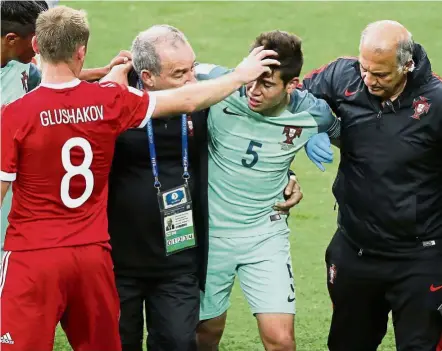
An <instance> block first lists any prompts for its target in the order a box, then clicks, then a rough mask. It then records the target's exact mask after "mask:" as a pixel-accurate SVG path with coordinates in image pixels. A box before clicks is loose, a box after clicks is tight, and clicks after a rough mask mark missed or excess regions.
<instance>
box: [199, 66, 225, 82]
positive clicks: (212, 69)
mask: <svg viewBox="0 0 442 351" xmlns="http://www.w3.org/2000/svg"><path fill="white" fill-rule="evenodd" d="M231 71H232V69H228V68H225V67H222V66H217V65H212V64H209V63H198V64H196V65H195V76H196V79H197V80H209V79H214V78H218V77H221V76H222V75H224V74H227V73H230V72H231Z"/></svg>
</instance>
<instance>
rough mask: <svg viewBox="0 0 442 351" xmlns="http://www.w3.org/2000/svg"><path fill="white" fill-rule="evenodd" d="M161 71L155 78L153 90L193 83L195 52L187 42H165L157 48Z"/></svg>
mask: <svg viewBox="0 0 442 351" xmlns="http://www.w3.org/2000/svg"><path fill="white" fill-rule="evenodd" d="M157 50H158V54H159V56H160V60H161V73H160V75H159V76H157V77H156V78H155V86H154V87H153V90H164V89H172V88H178V87H182V86H183V85H184V84H188V83H194V82H195V81H196V80H195V73H194V65H195V53H194V52H193V49H192V47H191V46H190V45H189V43H181V42H175V43H174V44H170V43H165V44H163V45H160V46H159V47H158V48H157Z"/></svg>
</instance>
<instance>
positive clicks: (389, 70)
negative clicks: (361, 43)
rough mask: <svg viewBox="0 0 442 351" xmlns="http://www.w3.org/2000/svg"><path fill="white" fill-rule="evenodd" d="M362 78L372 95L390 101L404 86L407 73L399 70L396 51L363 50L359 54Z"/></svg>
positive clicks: (363, 48)
mask: <svg viewBox="0 0 442 351" xmlns="http://www.w3.org/2000/svg"><path fill="white" fill-rule="evenodd" d="M359 64H360V68H361V77H362V79H363V80H364V83H365V85H366V86H367V88H368V91H369V92H370V94H373V95H375V96H379V97H380V98H382V99H388V98H390V97H392V96H393V95H395V94H396V93H397V92H398V90H399V89H400V87H401V86H402V84H403V82H404V79H405V73H404V72H403V71H399V70H398V68H399V67H398V65H397V58H396V50H395V49H393V50H390V51H385V52H376V51H374V50H371V48H365V47H362V48H361V52H360V54H359Z"/></svg>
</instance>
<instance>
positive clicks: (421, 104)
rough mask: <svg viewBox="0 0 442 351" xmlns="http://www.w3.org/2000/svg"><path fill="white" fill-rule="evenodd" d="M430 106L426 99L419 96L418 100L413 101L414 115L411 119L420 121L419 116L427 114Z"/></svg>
mask: <svg viewBox="0 0 442 351" xmlns="http://www.w3.org/2000/svg"><path fill="white" fill-rule="evenodd" d="M430 106H431V104H429V103H428V99H427V98H425V97H423V96H419V98H418V99H414V100H413V108H414V114H413V116H411V117H412V118H414V119H417V120H420V119H421V115H423V114H427V113H428V111H429V110H430Z"/></svg>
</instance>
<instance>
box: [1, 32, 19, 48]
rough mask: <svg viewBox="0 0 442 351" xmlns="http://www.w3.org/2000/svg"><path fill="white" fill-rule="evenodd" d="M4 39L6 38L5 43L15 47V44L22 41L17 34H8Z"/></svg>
mask: <svg viewBox="0 0 442 351" xmlns="http://www.w3.org/2000/svg"><path fill="white" fill-rule="evenodd" d="M4 38H5V42H6V43H7V44H8V45H14V44H15V42H16V41H17V40H19V39H20V37H19V36H18V35H17V34H15V33H8V34H6V35H5V36H4Z"/></svg>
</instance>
